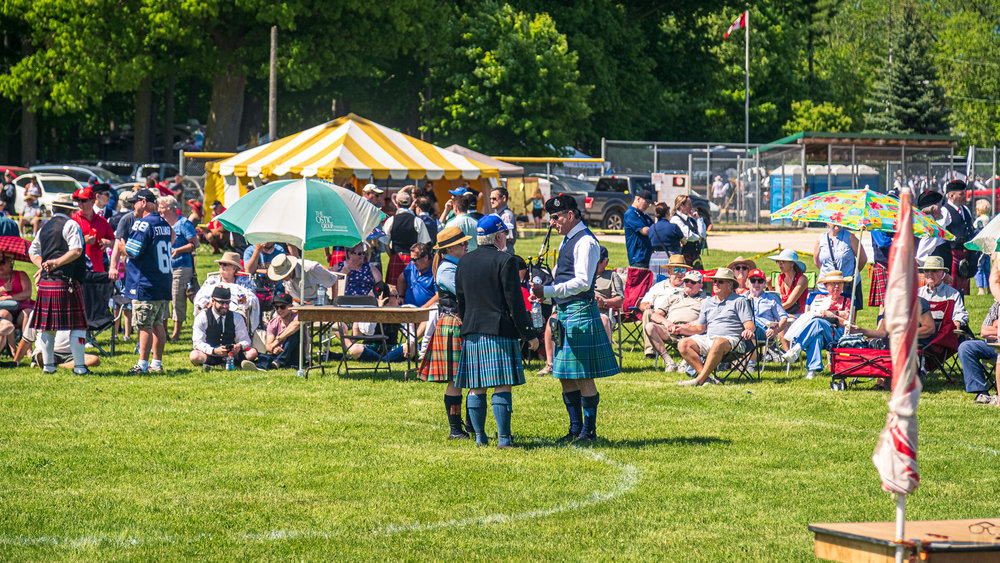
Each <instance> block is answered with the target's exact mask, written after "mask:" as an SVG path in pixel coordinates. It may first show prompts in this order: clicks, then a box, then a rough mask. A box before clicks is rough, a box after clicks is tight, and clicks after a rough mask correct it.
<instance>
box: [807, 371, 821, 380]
mask: <svg viewBox="0 0 1000 563" xmlns="http://www.w3.org/2000/svg"><path fill="white" fill-rule="evenodd" d="M817 375H819V372H818V371H816V370H809V371H807V372H806V379H812V378H814V377H816V376H817Z"/></svg>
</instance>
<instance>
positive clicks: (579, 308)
mask: <svg viewBox="0 0 1000 563" xmlns="http://www.w3.org/2000/svg"><path fill="white" fill-rule="evenodd" d="M556 315H557V318H558V319H559V322H560V323H562V326H563V329H562V339H561V341H560V342H556V343H555V345H556V354H555V359H554V360H553V361H552V376H553V377H555V378H556V379H597V378H600V377H609V376H612V375H617V374H618V373H620V370H619V369H618V362H617V361H616V360H615V351H614V349H613V348H612V347H611V341H610V340H608V333H607V332H605V331H604V325H603V324H602V323H601V313H600V311H599V310H598V308H597V302H595V301H571V302H569V303H564V304H560V305H557V306H556Z"/></svg>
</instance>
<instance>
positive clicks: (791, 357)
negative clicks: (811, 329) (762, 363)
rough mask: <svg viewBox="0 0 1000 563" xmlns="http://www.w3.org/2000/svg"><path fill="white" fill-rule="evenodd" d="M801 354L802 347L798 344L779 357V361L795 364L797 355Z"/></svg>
mask: <svg viewBox="0 0 1000 563" xmlns="http://www.w3.org/2000/svg"><path fill="white" fill-rule="evenodd" d="M801 352H802V347H801V346H799V345H798V344H795V345H793V346H792V347H791V348H790V349H789V350H788V351H787V352H785V353H784V354H782V355H781V361H783V362H787V363H789V364H791V363H795V362H796V361H798V359H799V354H800V353H801Z"/></svg>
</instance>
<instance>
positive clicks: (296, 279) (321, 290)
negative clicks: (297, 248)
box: [267, 254, 337, 305]
mask: <svg viewBox="0 0 1000 563" xmlns="http://www.w3.org/2000/svg"><path fill="white" fill-rule="evenodd" d="M300 263H301V264H302V268H299V267H298V266H299V264H300ZM302 269H304V270H305V282H304V283H303V280H302V273H301V272H302ZM267 277H268V279H270V280H271V281H273V282H278V283H281V284H283V285H284V287H285V292H286V293H288V295H289V297H291V298H292V302H293V303H294V302H296V301H297V302H299V303H302V304H313V305H316V304H325V303H326V295H327V293H326V290H327V288H330V287H333V286H336V285H337V276H335V275H333V274H332V273H330V270H327V269H326V268H324V267H323V265H322V264H320V263H319V262H316V261H313V260H300V259H298V258H296V257H294V256H289V255H287V254H279V255H277V256H275V257H274V260H272V261H271V264H270V265H269V266H268V267H267ZM317 298H320V301H317Z"/></svg>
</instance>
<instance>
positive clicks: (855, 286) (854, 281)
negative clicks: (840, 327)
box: [830, 230, 865, 336]
mask: <svg viewBox="0 0 1000 563" xmlns="http://www.w3.org/2000/svg"><path fill="white" fill-rule="evenodd" d="M864 236H865V231H864V230H862V231H861V232H859V233H858V251H857V252H855V253H854V279H852V280H851V315H850V317H848V319H847V320H848V322H847V327H845V328H844V336H847V335H848V334H850V333H851V323H853V322H854V306H855V305H856V303H855V302H854V301H855V300H854V296H855V295H857V291H858V266H860V260H861V242H862V240H861V239H862V238H864ZM830 252H831V253H833V249H832V248H831V249H830Z"/></svg>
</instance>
